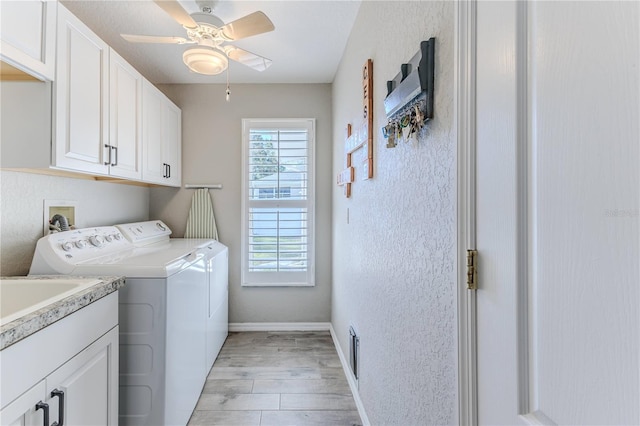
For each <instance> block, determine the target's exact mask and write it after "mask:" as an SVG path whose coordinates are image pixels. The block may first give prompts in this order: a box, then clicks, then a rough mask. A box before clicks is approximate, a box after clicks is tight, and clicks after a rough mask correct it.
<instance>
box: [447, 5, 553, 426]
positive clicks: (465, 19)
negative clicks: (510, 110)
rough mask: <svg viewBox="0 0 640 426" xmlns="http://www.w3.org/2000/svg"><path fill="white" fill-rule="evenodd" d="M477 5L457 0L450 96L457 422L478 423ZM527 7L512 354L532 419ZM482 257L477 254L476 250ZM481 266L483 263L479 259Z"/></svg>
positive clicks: (535, 416)
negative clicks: (454, 153)
mask: <svg viewBox="0 0 640 426" xmlns="http://www.w3.org/2000/svg"><path fill="white" fill-rule="evenodd" d="M477 5H478V0H463V1H459V2H456V7H455V37H456V41H455V54H454V61H455V64H454V72H455V78H454V102H455V107H454V108H455V112H456V114H455V116H456V118H455V119H456V124H455V127H456V132H457V148H458V158H457V162H458V171H457V179H458V183H457V190H458V214H457V220H458V226H457V232H458V240H457V241H458V256H457V260H458V268H457V271H458V391H459V401H458V406H459V423H460V424H463V425H477V424H478V382H477V381H478V356H477V355H478V354H477V347H478V346H477V335H478V330H477V315H478V312H477V295H476V291H477V290H468V289H467V287H466V279H467V275H466V274H467V267H466V255H467V249H473V250H475V249H476V248H477V241H476V227H477V223H476V161H477V156H476V149H477V139H476V111H477V110H476V108H477V105H476V69H477ZM528 7H529V2H528V1H523V2H517V3H516V14H515V16H514V19H515V22H516V46H515V49H516V58H515V59H516V69H515V72H516V94H515V96H516V108H517V111H516V120H517V123H516V135H515V137H516V138H517V139H516V140H517V141H518V142H517V147H516V150H517V152H516V156H517V158H516V163H517V164H516V168H517V169H516V170H517V171H516V173H517V183H516V191H517V195H516V197H517V199H516V215H517V218H516V221H517V223H518V227H517V229H518V231H517V235H516V238H517V244H516V246H517V251H518V252H517V254H516V256H517V258H516V271H517V272H516V274H517V290H516V292H517V293H516V300H515V301H514V303H515V305H516V308H517V310H518V312H520V313H521V315H519V316H518V323H517V336H516V344H517V357H518V366H517V369H518V371H516V372H515V374H516V378H517V381H518V407H517V408H518V412H519V413H520V415H521V416H522V417H521V418H522V419H523V420H525V421H528V422H531V423H539V422H544V421H545V420H546V419H545V418H544V416H541V415H540V413H530V408H531V407H530V403H531V399H530V398H531V395H530V393H529V389H530V387H529V384H530V383H529V381H530V377H529V376H530V369H529V367H530V365H529V363H530V360H529V357H528V354H529V345H530V342H529V337H530V336H529V312H528V309H527V307H528V302H529V300H528V298H529V294H528V292H529V286H530V283H529V253H528V251H527V247H528V242H529V238H530V234H529V233H530V229H529V218H528V215H527V212H528V206H529V199H528V197H529V193H530V188H529V159H530V153H529V142H530V140H531V134H530V132H531V129H530V127H529V124H530V123H529V119H528V112H529V99H530V93H529V90H530V87H529V81H528V66H529V64H528V43H529V39H528V37H529V33H528ZM477 256H478V258H479V260H481V256H482V254H478V255H477ZM480 267H482V266H481V265H480Z"/></svg>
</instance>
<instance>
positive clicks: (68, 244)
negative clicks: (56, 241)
mask: <svg viewBox="0 0 640 426" xmlns="http://www.w3.org/2000/svg"><path fill="white" fill-rule="evenodd" d="M61 246H62V250H64V251H69V250H71V249H72V248H73V244H71V242H69V241H65V242H64V243H62V244H61Z"/></svg>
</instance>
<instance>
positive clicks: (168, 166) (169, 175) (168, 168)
mask: <svg viewBox="0 0 640 426" xmlns="http://www.w3.org/2000/svg"><path fill="white" fill-rule="evenodd" d="M167 170H168V172H167V178H170V177H171V164H167Z"/></svg>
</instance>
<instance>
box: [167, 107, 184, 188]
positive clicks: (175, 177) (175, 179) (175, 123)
mask: <svg viewBox="0 0 640 426" xmlns="http://www.w3.org/2000/svg"><path fill="white" fill-rule="evenodd" d="M163 112H164V118H163V120H164V126H165V131H164V136H165V139H164V148H163V158H164V162H165V163H166V164H167V165H168V166H169V167H168V173H167V179H166V180H167V181H166V184H167V185H171V186H180V185H181V184H182V164H181V163H182V158H181V157H182V156H181V152H182V112H181V111H180V108H178V107H177V106H175V105H174V104H173V103H172V102H171V101H170V100H168V99H166V98H165V101H164V109H163Z"/></svg>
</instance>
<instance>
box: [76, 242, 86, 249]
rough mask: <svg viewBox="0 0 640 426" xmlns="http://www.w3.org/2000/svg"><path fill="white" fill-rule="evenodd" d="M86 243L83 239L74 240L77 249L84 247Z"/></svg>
mask: <svg viewBox="0 0 640 426" xmlns="http://www.w3.org/2000/svg"><path fill="white" fill-rule="evenodd" d="M86 245H87V242H86V241H85V240H78V241H76V247H78V248H79V249H83V248H85V246H86Z"/></svg>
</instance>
